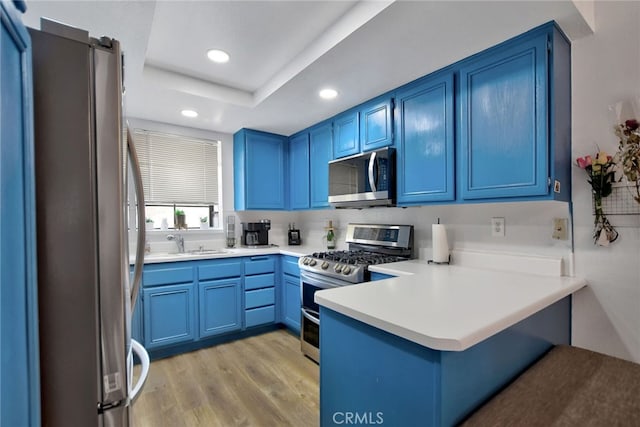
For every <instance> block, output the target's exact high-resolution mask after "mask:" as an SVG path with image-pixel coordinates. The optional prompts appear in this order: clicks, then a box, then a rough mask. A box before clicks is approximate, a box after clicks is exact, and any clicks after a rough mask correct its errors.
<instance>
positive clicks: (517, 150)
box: [458, 24, 571, 200]
mask: <svg viewBox="0 0 640 427" xmlns="http://www.w3.org/2000/svg"><path fill="white" fill-rule="evenodd" d="M459 73H460V102H459V106H460V124H459V147H460V153H459V156H458V157H459V160H460V167H461V170H460V173H459V179H460V185H459V188H460V191H461V197H462V199H463V200H475V199H494V198H495V199H504V198H527V197H528V198H530V197H537V198H551V199H560V200H569V198H570V195H569V190H570V189H569V187H570V185H569V176H568V172H569V166H570V164H571V162H570V126H569V125H570V107H571V106H570V90H571V89H570V87H571V83H570V48H569V43H568V41H567V40H566V39H565V38H564V37H563V36H562V35H561V34H560V33H559V31H558V30H557V29H556V28H555V27H554V26H553V25H551V24H549V25H546V26H543V27H541V28H539V29H536V30H533V31H531V32H529V33H526V34H524V35H523V36H520V37H517V38H515V39H513V40H510V41H508V42H505V43H503V44H501V45H498V46H496V47H495V48H492V49H489V50H487V51H485V52H482V53H480V54H478V55H475V56H473V57H471V58H469V59H468V60H465V61H463V63H462V64H461V65H460V68H459ZM556 181H557V183H556ZM552 182H553V183H554V185H553V187H551V188H550V184H551V183H552Z"/></svg>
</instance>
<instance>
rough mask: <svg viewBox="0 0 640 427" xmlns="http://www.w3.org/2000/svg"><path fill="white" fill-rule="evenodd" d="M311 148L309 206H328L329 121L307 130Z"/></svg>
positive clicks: (330, 145)
mask: <svg viewBox="0 0 640 427" xmlns="http://www.w3.org/2000/svg"><path fill="white" fill-rule="evenodd" d="M309 138H310V139H309V146H310V150H311V207H312V208H326V207H328V206H329V160H331V151H332V149H331V147H332V144H331V123H325V124H322V125H319V126H317V127H314V128H312V129H311V130H310V131H309Z"/></svg>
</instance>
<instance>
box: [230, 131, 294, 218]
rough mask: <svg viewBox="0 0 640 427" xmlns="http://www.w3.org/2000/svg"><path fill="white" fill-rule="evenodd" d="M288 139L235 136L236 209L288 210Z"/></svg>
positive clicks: (246, 134)
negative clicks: (286, 178)
mask: <svg viewBox="0 0 640 427" xmlns="http://www.w3.org/2000/svg"><path fill="white" fill-rule="evenodd" d="M287 140H288V139H287V138H286V137H284V136H282V135H276V134H272V133H266V132H258V131H254V130H249V129H241V130H240V131H238V132H237V133H236V134H235V135H234V136H233V163H234V171H233V174H234V196H235V209H236V210H248V209H256V210H258V209H268V210H280V209H286V205H287V196H286V195H287V191H286V187H285V174H286V170H287V168H286V161H287Z"/></svg>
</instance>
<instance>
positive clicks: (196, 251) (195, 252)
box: [176, 249, 228, 255]
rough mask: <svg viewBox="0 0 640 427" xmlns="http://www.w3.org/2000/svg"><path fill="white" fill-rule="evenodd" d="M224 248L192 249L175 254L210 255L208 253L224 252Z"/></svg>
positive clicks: (225, 251)
mask: <svg viewBox="0 0 640 427" xmlns="http://www.w3.org/2000/svg"><path fill="white" fill-rule="evenodd" d="M227 252H228V251H227V250H226V249H194V250H191V251H187V252H185V253H183V254H176V255H210V254H226V253H227Z"/></svg>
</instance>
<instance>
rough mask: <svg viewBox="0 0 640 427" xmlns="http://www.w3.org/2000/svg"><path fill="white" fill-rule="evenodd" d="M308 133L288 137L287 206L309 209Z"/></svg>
mask: <svg viewBox="0 0 640 427" xmlns="http://www.w3.org/2000/svg"><path fill="white" fill-rule="evenodd" d="M309 160H310V158H309V133H308V132H302V133H299V134H297V135H294V136H292V137H291V138H289V208H290V209H309V207H310V206H311V205H310V198H309V190H310V186H309Z"/></svg>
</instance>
